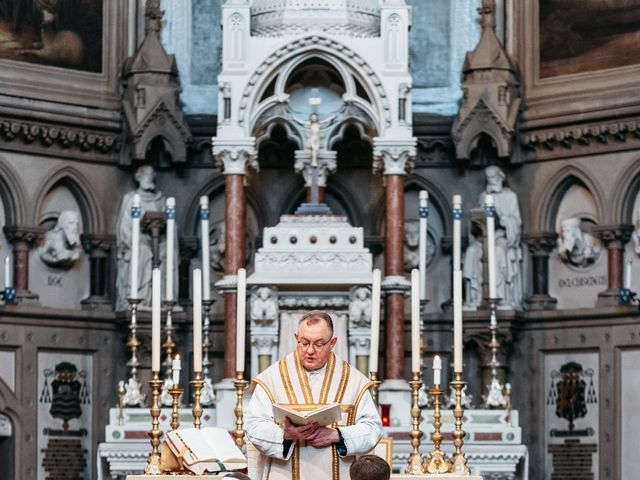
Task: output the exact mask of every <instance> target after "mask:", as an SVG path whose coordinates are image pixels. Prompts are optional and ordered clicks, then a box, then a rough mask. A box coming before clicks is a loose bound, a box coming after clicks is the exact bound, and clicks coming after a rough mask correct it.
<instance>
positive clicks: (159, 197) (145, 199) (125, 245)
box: [116, 165, 180, 310]
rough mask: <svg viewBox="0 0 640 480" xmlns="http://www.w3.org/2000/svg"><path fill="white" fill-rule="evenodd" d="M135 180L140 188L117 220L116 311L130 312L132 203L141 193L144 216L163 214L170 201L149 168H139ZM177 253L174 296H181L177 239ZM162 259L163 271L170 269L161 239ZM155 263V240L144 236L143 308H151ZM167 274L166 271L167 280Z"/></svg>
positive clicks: (126, 197) (140, 275)
mask: <svg viewBox="0 0 640 480" xmlns="http://www.w3.org/2000/svg"><path fill="white" fill-rule="evenodd" d="M135 179H136V182H138V188H137V189H136V190H131V191H130V192H127V193H126V194H125V195H124V197H123V199H122V204H121V205H120V212H119V214H118V220H117V227H116V228H117V230H116V238H117V240H116V245H117V261H118V273H117V278H116V290H117V298H116V310H126V308H127V306H128V303H127V298H128V297H129V281H130V279H129V263H130V261H131V258H130V257H131V214H130V212H131V203H132V202H133V195H134V194H135V193H138V194H139V195H140V199H141V202H140V204H141V209H142V216H144V213H145V212H162V211H164V209H165V204H166V197H165V196H164V194H163V193H162V192H161V191H159V190H157V189H156V183H155V171H154V170H153V168H152V167H151V166H149V165H143V166H141V167H138V169H137V170H136V172H135ZM174 244H175V253H174V259H175V262H174V277H173V278H174V279H175V287H174V295H175V294H177V291H176V289H177V280H178V278H179V276H178V263H179V262H178V259H179V258H180V256H179V245H178V238H177V229H176V238H175V243H174ZM158 250H159V255H160V264H161V268H162V269H164V268H165V265H166V261H165V259H166V253H167V252H166V250H167V249H166V237H165V236H161V237H160V242H159V249H158ZM152 259H153V247H152V241H151V236H150V235H149V234H146V233H144V232H140V250H139V267H138V285H139V287H138V297H139V298H141V299H142V302H141V306H142V307H143V308H144V307H149V306H150V305H151V261H152ZM165 273H166V272H164V271H163V273H162V275H163V278H164V275H165ZM174 298H175V296H174Z"/></svg>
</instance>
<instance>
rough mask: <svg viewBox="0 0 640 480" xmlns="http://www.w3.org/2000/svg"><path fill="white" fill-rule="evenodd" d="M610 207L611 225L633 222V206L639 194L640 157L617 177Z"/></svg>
mask: <svg viewBox="0 0 640 480" xmlns="http://www.w3.org/2000/svg"><path fill="white" fill-rule="evenodd" d="M615 184H616V185H618V188H617V189H616V192H615V196H614V198H613V202H612V204H611V205H612V206H611V215H612V216H613V218H612V219H611V221H612V223H613V224H618V223H621V224H631V223H632V222H633V204H634V201H635V199H636V196H637V195H638V194H639V193H640V157H638V158H636V160H635V161H634V162H633V163H632V164H631V165H630V166H629V167H628V168H626V169H625V170H624V171H623V172H622V174H621V175H620V177H619V181H617V182H616V183H615Z"/></svg>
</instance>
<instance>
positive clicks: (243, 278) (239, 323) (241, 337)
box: [236, 268, 247, 372]
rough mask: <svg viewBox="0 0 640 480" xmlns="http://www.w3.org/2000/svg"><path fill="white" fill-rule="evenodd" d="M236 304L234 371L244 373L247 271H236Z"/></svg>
mask: <svg viewBox="0 0 640 480" xmlns="http://www.w3.org/2000/svg"><path fill="white" fill-rule="evenodd" d="M237 302H238V303H237V304H236V311H237V317H236V371H237V372H244V341H245V329H246V326H247V318H246V309H247V271H246V270H245V269H244V268H240V269H239V270H238V294H237Z"/></svg>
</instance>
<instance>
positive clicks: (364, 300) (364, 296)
mask: <svg viewBox="0 0 640 480" xmlns="http://www.w3.org/2000/svg"><path fill="white" fill-rule="evenodd" d="M349 321H350V322H351V324H352V325H357V326H359V327H364V326H367V325H370V324H371V290H370V289H369V287H354V288H352V289H351V301H350V303H349Z"/></svg>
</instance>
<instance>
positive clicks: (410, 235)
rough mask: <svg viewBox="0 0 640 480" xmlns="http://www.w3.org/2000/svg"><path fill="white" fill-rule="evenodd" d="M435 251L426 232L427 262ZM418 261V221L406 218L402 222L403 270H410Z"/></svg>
mask: <svg viewBox="0 0 640 480" xmlns="http://www.w3.org/2000/svg"><path fill="white" fill-rule="evenodd" d="M435 253H436V247H435V245H434V244H433V242H432V241H431V238H429V235H428V234H427V264H428V263H429V261H430V260H431V259H432V258H433V256H434V255H435ZM419 263H420V222H418V221H417V220H407V221H406V222H405V223H404V270H405V272H410V271H411V270H412V269H414V268H418V264H419Z"/></svg>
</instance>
